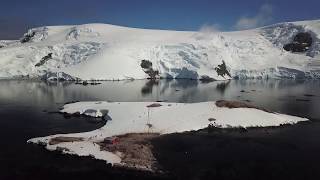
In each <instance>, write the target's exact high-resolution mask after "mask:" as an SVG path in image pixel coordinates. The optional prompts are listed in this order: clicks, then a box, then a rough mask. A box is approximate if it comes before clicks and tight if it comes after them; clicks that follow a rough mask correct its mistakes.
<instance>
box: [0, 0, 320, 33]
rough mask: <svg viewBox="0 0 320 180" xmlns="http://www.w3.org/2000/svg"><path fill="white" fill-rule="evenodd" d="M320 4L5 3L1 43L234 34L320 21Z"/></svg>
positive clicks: (234, 0) (306, 0)
mask: <svg viewBox="0 0 320 180" xmlns="http://www.w3.org/2000/svg"><path fill="white" fill-rule="evenodd" d="M319 7H320V0H303V1H301V0H300V1H298V0H1V2H0V39H17V38H19V37H21V36H22V34H23V33H24V32H26V30H27V29H29V28H32V27H38V26H49V25H71V24H72V25H73V24H86V23H109V24H115V25H122V26H129V27H137V28H148V29H170V30H183V31H189V30H192V31H197V30H201V29H208V28H209V29H211V30H217V31H233V30H243V29H250V28H255V27H260V26H265V25H269V24H273V23H277V22H285V21H299V20H311V19H320V11H319Z"/></svg>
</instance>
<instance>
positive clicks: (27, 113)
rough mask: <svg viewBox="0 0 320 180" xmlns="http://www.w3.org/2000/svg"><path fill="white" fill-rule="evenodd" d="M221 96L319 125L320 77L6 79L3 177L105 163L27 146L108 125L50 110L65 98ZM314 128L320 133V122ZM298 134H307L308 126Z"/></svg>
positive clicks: (1, 113)
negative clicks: (88, 82)
mask: <svg viewBox="0 0 320 180" xmlns="http://www.w3.org/2000/svg"><path fill="white" fill-rule="evenodd" d="M219 99H226V100H239V101H248V102H251V103H253V104H255V105H258V106H261V107H264V108H267V109H270V110H273V111H277V112H281V113H286V114H291V115H298V116H303V117H308V118H311V119H313V121H314V122H315V123H316V124H317V122H318V121H319V119H320V111H319V107H320V81H311V80H310V81H294V80H282V81H279V80H268V81H263V80H245V81H241V80H233V81H230V82H211V83H201V82H198V81H191V80H179V81H177V80H171V81H168V80H161V81H159V82H152V81H147V80H140V81H120V82H103V83H102V84H101V85H96V86H82V85H76V84H74V83H50V84H48V83H45V82H35V81H13V80H10V81H9V80H2V81H0V136H1V140H0V148H1V149H0V177H1V176H3V177H8V176H10V177H24V176H25V175H26V176H27V175H28V177H29V176H31V174H33V175H34V173H33V172H37V173H35V174H38V176H39V177H41V175H42V174H45V173H42V174H41V171H43V172H50V173H53V172H63V173H67V174H70V172H75V171H79V170H81V171H86V170H88V169H89V170H88V172H90V166H100V165H96V164H95V163H96V161H89V160H88V161H80V160H79V159H77V158H72V157H71V158H70V157H65V156H62V155H59V154H56V153H51V152H47V151H45V150H43V149H42V148H39V147H38V146H34V145H30V144H26V141H27V140H28V139H29V138H33V137H38V136H46V135H50V134H57V133H71V132H82V131H89V130H93V129H96V128H98V127H101V126H103V125H104V122H101V121H98V120H94V119H90V118H70V119H65V118H64V117H63V116H61V115H60V114H56V113H50V112H56V111H58V109H59V108H60V107H62V106H63V104H64V103H66V102H70V101H94V100H99V101H100V100H106V101H159V100H160V101H170V102H201V101H214V100H219ZM314 128H318V129H319V132H320V127H319V126H318V125H317V126H314ZM309 129H310V128H309ZM308 131H309V130H308ZM299 133H301V134H303V133H304V132H303V129H300V130H299ZM48 169H49V170H48ZM52 169H53V170H52ZM71 174H72V173H71ZM33 175H32V176H31V177H33ZM38 176H36V177H38Z"/></svg>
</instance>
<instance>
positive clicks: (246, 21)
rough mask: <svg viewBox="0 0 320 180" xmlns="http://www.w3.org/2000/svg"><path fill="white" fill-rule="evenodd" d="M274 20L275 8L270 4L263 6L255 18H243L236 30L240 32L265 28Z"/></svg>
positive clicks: (237, 24) (238, 22)
mask: <svg viewBox="0 0 320 180" xmlns="http://www.w3.org/2000/svg"><path fill="white" fill-rule="evenodd" d="M272 19H273V6H272V5H270V4H264V5H262V6H261V8H260V10H259V12H258V14H257V15H256V16H254V17H246V16H244V17H241V18H240V19H239V20H238V21H237V23H236V25H235V28H236V29H238V30H243V29H252V28H256V27H261V26H264V25H266V24H268V23H270V22H271V21H272Z"/></svg>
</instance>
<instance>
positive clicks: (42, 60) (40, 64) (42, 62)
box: [35, 53, 52, 67]
mask: <svg viewBox="0 0 320 180" xmlns="http://www.w3.org/2000/svg"><path fill="white" fill-rule="evenodd" d="M50 59H52V53H49V54H48V55H46V56H44V57H43V58H42V59H41V60H40V62H38V63H37V64H36V65H35V66H36V67H39V66H42V65H43V64H44V63H46V62H47V61H48V60H50Z"/></svg>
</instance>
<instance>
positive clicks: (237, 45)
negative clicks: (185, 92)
mask: <svg viewBox="0 0 320 180" xmlns="http://www.w3.org/2000/svg"><path fill="white" fill-rule="evenodd" d="M319 39H320V20H314V21H302V22H292V23H280V24H275V25H272V26H267V27H262V28H258V29H253V30H247V31H237V32H209V31H203V32H190V31H166V30H147V29H136V28H127V27H120V26H114V25H108V24H85V25H77V26H48V27H40V28H34V29H30V30H29V31H28V32H27V33H26V34H25V35H24V36H23V37H22V38H21V39H20V40H17V41H8V40H7V41H0V78H22V77H24V78H38V77H44V78H46V79H48V78H49V79H50V78H51V79H52V78H53V79H55V78H56V77H57V76H58V78H64V79H69V80H70V79H73V78H80V79H83V80H90V79H95V80H118V79H143V78H148V77H151V78H154V77H164V78H190V79H208V78H212V79H215V80H224V79H229V78H320V54H319V52H320V40H319ZM229 75H230V76H231V77H230V76H229Z"/></svg>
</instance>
